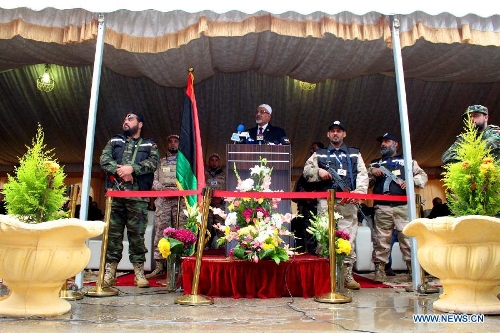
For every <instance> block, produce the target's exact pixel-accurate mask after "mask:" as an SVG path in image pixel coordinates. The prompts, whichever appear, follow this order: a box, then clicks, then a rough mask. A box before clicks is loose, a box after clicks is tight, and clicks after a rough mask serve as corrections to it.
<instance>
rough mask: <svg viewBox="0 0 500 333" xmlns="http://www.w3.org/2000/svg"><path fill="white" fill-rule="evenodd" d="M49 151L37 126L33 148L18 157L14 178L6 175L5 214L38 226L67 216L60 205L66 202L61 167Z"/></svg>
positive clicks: (40, 128)
mask: <svg viewBox="0 0 500 333" xmlns="http://www.w3.org/2000/svg"><path fill="white" fill-rule="evenodd" d="M52 151H53V150H52V149H50V150H46V145H45V144H44V133H43V129H42V127H41V126H40V125H38V130H37V134H36V137H35V139H34V140H33V142H32V146H31V147H28V151H27V152H26V154H25V155H24V156H23V157H21V158H20V160H19V162H20V165H19V167H16V168H15V175H14V176H11V175H10V174H9V175H8V182H7V184H5V188H4V190H3V193H4V194H5V202H6V208H7V212H8V213H9V214H11V215H15V216H16V217H17V218H19V219H20V220H21V221H23V222H26V223H40V222H45V221H51V220H57V219H60V218H64V217H66V215H67V214H66V213H65V212H64V211H63V210H62V206H63V204H64V202H65V201H66V197H65V192H66V185H65V183H64V179H65V178H66V175H65V174H64V171H63V168H62V167H60V166H59V164H58V163H57V160H56V159H55V157H54V155H53V153H52Z"/></svg>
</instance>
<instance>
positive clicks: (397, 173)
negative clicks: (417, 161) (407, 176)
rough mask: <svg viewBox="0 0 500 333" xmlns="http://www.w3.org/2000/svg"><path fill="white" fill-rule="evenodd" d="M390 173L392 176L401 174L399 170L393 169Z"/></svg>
mask: <svg viewBox="0 0 500 333" xmlns="http://www.w3.org/2000/svg"><path fill="white" fill-rule="evenodd" d="M392 173H393V174H394V176H401V170H394V171H392Z"/></svg>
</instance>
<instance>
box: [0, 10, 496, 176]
mask: <svg viewBox="0 0 500 333" xmlns="http://www.w3.org/2000/svg"><path fill="white" fill-rule="evenodd" d="M64 3H65V6H67V7H65V6H64V5H61V4H60V3H59V2H58V1H55V2H54V1H53V2H52V4H53V5H52V6H50V5H49V4H51V2H50V1H46V2H43V5H37V4H35V5H36V6H35V5H33V4H31V2H30V1H24V2H23V1H20V2H19V1H17V2H16V5H13V6H11V7H9V6H8V5H5V6H4V7H3V8H0V110H1V112H2V115H3V122H2V126H1V129H2V130H1V132H0V145H1V147H2V148H3V149H2V152H1V153H0V167H3V168H4V169H9V168H11V167H12V165H14V164H16V163H17V158H18V156H21V155H22V154H23V153H24V151H25V149H26V148H25V145H26V144H29V143H30V142H31V138H32V137H33V136H34V133H35V131H36V124H37V123H40V124H42V126H43V127H44V129H45V132H46V141H47V144H48V146H49V147H55V148H56V155H57V157H58V159H59V160H60V161H61V162H62V163H63V164H66V166H67V169H68V170H70V171H71V170H78V169H79V168H80V169H81V165H82V163H83V160H84V150H85V140H86V139H85V135H86V126H87V119H88V111H89V100H90V86H91V80H92V77H91V76H92V66H93V62H94V53H95V46H96V36H97V27H98V19H99V13H103V12H106V13H107V14H105V20H106V35H105V47H104V55H103V71H102V78H101V85H100V93H99V104H98V110H97V122H96V130H95V146H94V158H93V162H94V163H95V164H97V163H98V160H99V155H100V153H101V150H102V148H103V147H104V145H105V143H106V142H107V140H108V139H109V138H110V137H111V136H112V135H113V134H115V133H117V132H119V131H120V127H121V121H122V119H123V116H124V115H125V114H126V113H127V112H131V111H136V112H141V113H142V114H143V115H144V117H145V134H146V135H148V136H151V137H153V138H155V139H156V140H157V141H158V143H159V147H160V150H161V151H162V152H164V151H165V147H166V145H165V138H166V136H167V135H169V134H172V133H178V132H179V129H180V123H179V122H180V115H181V109H182V100H183V90H184V87H185V85H186V82H187V69H188V67H193V68H194V70H195V72H194V74H195V92H196V98H197V103H198V111H199V117H200V120H201V124H200V125H201V135H202V140H203V142H204V153H205V154H206V155H207V156H208V155H210V154H211V153H212V152H217V153H219V154H220V155H221V156H222V157H223V156H224V152H225V144H227V143H230V137H231V133H232V132H234V131H235V129H236V127H237V126H238V124H244V125H245V127H247V128H249V127H252V126H253V113H254V110H255V109H256V107H257V105H259V104H261V103H267V104H270V105H271V106H272V107H273V117H272V120H271V122H272V123H273V124H275V125H278V126H281V127H283V128H285V130H286V132H287V134H288V136H289V138H290V141H291V142H292V152H293V155H294V165H293V166H294V168H296V169H297V170H299V169H300V168H301V167H302V165H303V163H304V161H305V160H306V158H307V157H308V152H309V146H310V144H311V143H312V142H313V141H323V142H325V143H326V142H327V138H326V131H327V125H328V124H329V123H330V122H331V121H333V120H336V119H338V120H341V121H342V122H343V123H345V124H346V127H347V134H348V135H347V138H346V142H347V144H348V145H353V146H357V147H359V148H360V149H361V152H362V154H363V156H364V158H365V162H369V161H370V160H371V159H373V158H376V157H377V156H378V155H379V153H378V148H379V147H378V143H377V142H376V141H375V138H376V137H378V136H380V135H382V134H383V133H385V132H393V133H395V134H396V135H397V136H398V137H401V135H400V133H401V128H400V122H399V114H398V100H397V92H396V83H395V79H394V61H393V55H392V49H391V47H392V45H391V30H390V19H391V17H390V16H388V15H389V14H392V13H398V14H401V15H398V16H397V18H398V19H399V22H400V39H401V46H402V57H403V66H404V74H405V78H406V94H407V103H408V115H409V124H410V134H411V142H412V150H413V151H412V154H413V157H414V158H415V159H416V160H417V161H418V162H419V163H420V164H421V165H422V166H424V167H427V168H432V167H438V166H440V165H441V161H440V157H441V154H442V152H443V151H444V150H445V149H446V148H447V147H448V146H449V145H450V144H451V142H452V141H453V140H454V137H455V135H457V134H458V133H459V132H460V129H461V127H462V123H461V119H460V115H461V114H462V112H463V110H464V109H465V108H466V107H467V106H468V105H471V104H483V105H485V106H487V107H488V108H489V110H490V123H499V120H500V103H499V102H500V84H499V83H500V66H499V65H498V64H499V63H500V48H499V46H500V16H499V15H496V14H495V13H499V12H500V11H499V10H498V8H497V9H495V8H492V7H491V6H489V7H488V6H483V7H482V6H480V5H479V4H478V2H475V3H474V5H475V6H477V7H475V8H474V10H469V9H470V8H465V9H462V8H459V7H457V6H456V5H455V4H454V5H453V6H451V7H450V8H449V10H446V9H447V8H442V7H439V4H437V3H434V4H433V5H434V6H433V7H432V8H433V9H432V10H428V9H427V8H424V7H416V8H411V7H407V8H406V9H403V8H401V7H384V4H380V5H379V4H378V3H377V6H379V7H378V8H380V9H376V8H374V5H375V3H372V5H367V6H366V7H362V6H360V7H356V8H362V9H363V10H361V9H357V10H350V11H349V8H347V7H343V8H338V7H336V6H335V5H331V6H330V7H331V8H330V7H328V8H321V7H318V8H315V7H307V8H298V7H296V8H294V5H295V3H294V2H292V3H291V4H290V5H287V7H285V6H284V5H282V8H286V9H287V11H284V10H281V9H279V7H276V8H270V7H266V6H265V5H263V4H262V2H259V1H257V2H252V3H253V4H254V7H252V6H250V4H248V6H249V7H248V8H247V9H243V8H241V9H240V8H236V7H229V8H233V9H235V8H236V9H237V10H226V9H225V8H222V7H217V6H219V5H218V4H217V5H215V4H214V6H212V5H211V7H213V9H212V10H200V8H204V7H192V8H187V7H185V8H182V9H184V10H180V9H176V8H175V7H170V8H158V7H153V6H148V3H147V2H141V3H140V4H137V5H138V6H139V7H135V8H130V7H127V8H130V9H131V10H127V9H121V10H113V8H120V7H119V6H118V5H116V3H114V2H106V3H104V2H103V4H98V5H99V6H98V7H93V6H96V5H95V4H94V3H89V4H87V5H85V9H81V8H78V9H65V8H72V7H73V6H72V3H71V1H69V2H68V1H65V2H64ZM273 3H274V2H273ZM277 3H280V2H279V1H278V2H277ZM479 3H480V1H479ZM194 4H197V2H196V1H195V2H194ZM287 4H288V2H287ZM108 5H109V6H111V7H108ZM419 5H420V3H419ZM102 6H104V7H102ZM193 6H194V5H193ZM204 6H206V4H205V5H204ZM255 6H257V7H255ZM269 6H271V4H269ZM396 6H399V5H396ZM494 6H497V7H498V6H499V5H498V4H497V5H494ZM26 7H29V8H32V9H29V8H26ZM46 7H53V8H46ZM56 8H57V9H56ZM122 8H123V6H122ZM146 8H155V9H146ZM256 8H261V9H265V10H256ZM391 8H395V9H394V10H391ZM417 8H421V10H416V9H417ZM429 8H431V7H429ZM476 8H482V9H481V10H480V11H478V10H476ZM485 8H487V9H485ZM450 10H453V13H450ZM469 13H474V14H469ZM46 63H48V64H51V70H52V74H53V76H54V79H55V81H56V86H55V88H54V90H53V91H51V92H48V93H45V92H41V91H38V90H37V89H36V82H35V81H36V78H37V77H38V76H39V75H40V74H41V73H43V70H44V67H45V64H46ZM300 81H304V82H308V83H315V84H316V86H315V87H314V88H313V89H310V90H307V89H308V88H311V87H310V86H308V85H306V86H304V85H301V83H300Z"/></svg>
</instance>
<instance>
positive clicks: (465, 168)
mask: <svg viewBox="0 0 500 333" xmlns="http://www.w3.org/2000/svg"><path fill="white" fill-rule="evenodd" d="M469 165H470V162H469V161H464V162H462V169H464V170H467V168H468V167H469Z"/></svg>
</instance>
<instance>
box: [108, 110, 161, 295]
mask: <svg viewBox="0 0 500 333" xmlns="http://www.w3.org/2000/svg"><path fill="white" fill-rule="evenodd" d="M143 123H144V119H143V117H142V115H140V114H138V113H129V114H127V115H126V116H125V119H124V120H123V125H122V128H123V134H118V135H115V136H114V137H112V138H111V140H110V141H109V142H108V143H107V145H106V147H105V148H104V150H103V152H102V155H101V159H100V162H101V167H102V169H103V170H104V171H105V173H106V175H107V184H106V189H113V190H122V191H150V190H151V185H152V184H153V174H154V171H155V170H156V168H157V167H158V161H159V159H160V155H159V153H158V148H157V146H156V142H155V141H154V140H153V139H149V138H142V137H141V129H142V126H143ZM148 204H149V198H115V199H113V203H112V206H111V217H110V222H109V231H108V247H107V252H106V272H105V275H104V285H105V286H111V285H113V284H115V283H116V268H117V266H118V263H119V262H120V260H121V258H122V251H123V236H124V230H125V228H127V238H128V241H129V260H130V262H131V263H132V264H133V266H134V273H135V277H134V282H135V284H136V285H137V286H138V287H139V288H146V287H149V282H148V280H146V278H145V276H144V262H145V261H146V253H147V252H148V250H147V248H146V245H145V243H144V233H145V232H146V226H147V224H148Z"/></svg>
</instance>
